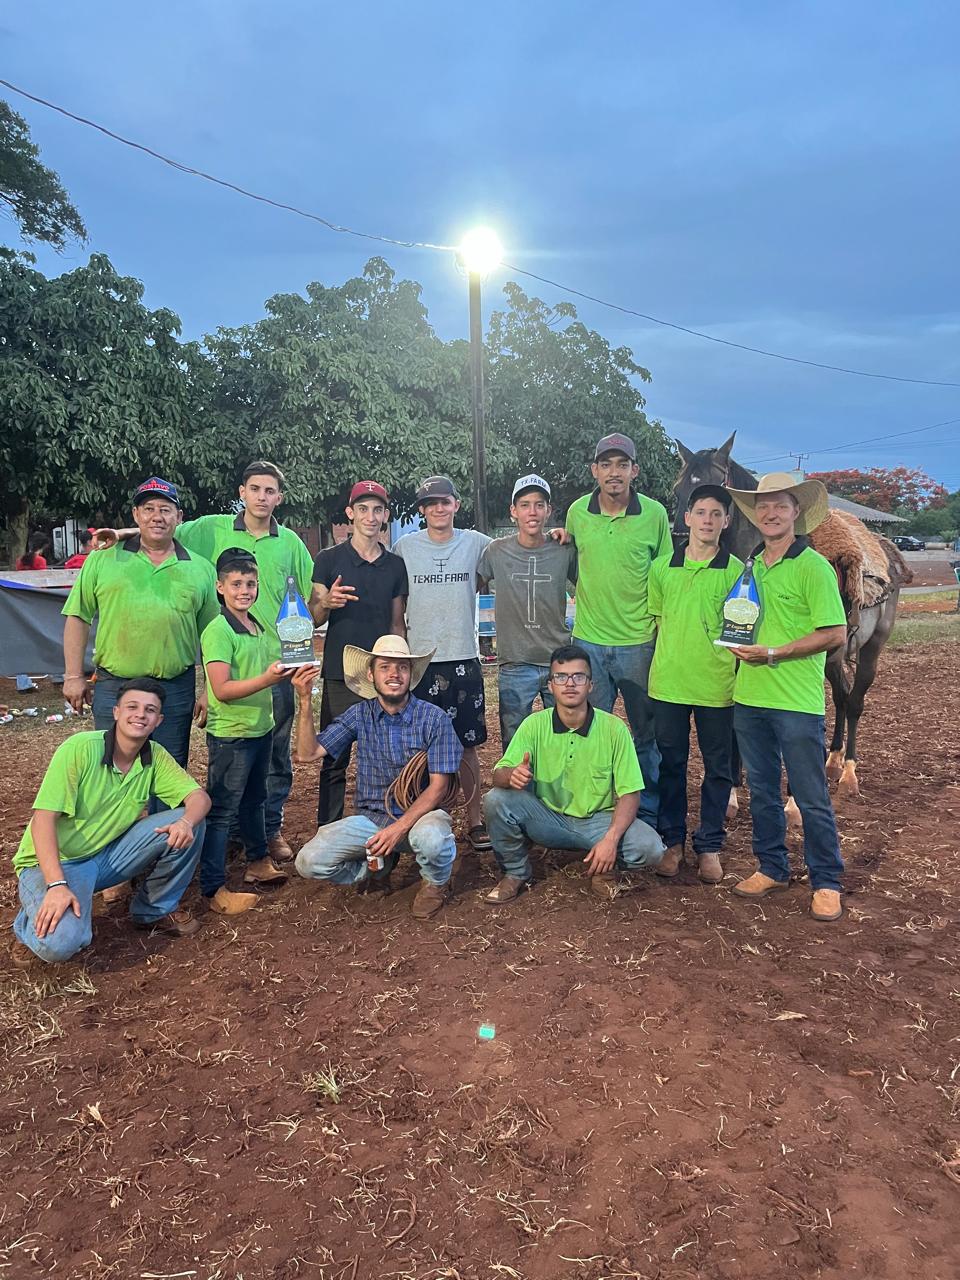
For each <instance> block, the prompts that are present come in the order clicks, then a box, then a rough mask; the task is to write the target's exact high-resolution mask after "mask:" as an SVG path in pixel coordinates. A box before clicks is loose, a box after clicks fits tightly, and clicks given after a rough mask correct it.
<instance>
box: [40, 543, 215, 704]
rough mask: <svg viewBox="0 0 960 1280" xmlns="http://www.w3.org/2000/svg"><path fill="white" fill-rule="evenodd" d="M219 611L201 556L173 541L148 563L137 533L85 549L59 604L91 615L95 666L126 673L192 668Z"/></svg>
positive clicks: (162, 675)
mask: <svg viewBox="0 0 960 1280" xmlns="http://www.w3.org/2000/svg"><path fill="white" fill-rule="evenodd" d="M218 612H219V605H218V598H217V576H216V574H215V573H214V571H213V568H212V566H211V565H210V564H209V563H208V562H207V560H206V559H204V557H203V556H200V555H196V554H191V552H190V551H188V550H187V549H186V547H184V546H183V545H182V544H181V543H180V542H179V541H174V543H173V549H172V550H171V552H170V555H169V556H168V557H167V559H166V560H164V562H163V563H162V564H154V563H153V561H152V560H151V559H150V557H149V556H148V555H147V553H146V552H145V551H143V550H142V549H141V546H140V535H139V534H137V535H135V536H134V537H132V538H126V539H124V541H123V542H120V543H118V544H117V545H116V546H115V547H109V548H108V549H107V550H106V551H97V552H94V553H93V554H92V555H89V556H87V558H86V560H85V561H84V565H83V568H82V569H81V570H80V574H79V577H78V578H77V580H76V582H75V583H74V584H73V587H72V588H71V590H70V594H69V596H68V597H67V602H66V604H65V605H64V606H63V613H64V616H65V617H68V618H81V619H82V620H83V621H84V622H86V623H87V624H88V625H89V624H90V623H91V622H92V621H93V619H94V617H96V619H97V638H96V645H95V650H94V656H95V658H96V663H97V666H98V667H103V668H104V669H105V670H106V671H109V672H110V673H111V675H115V676H120V677H122V678H126V679H129V678H130V677H131V676H155V677H156V678H157V679H160V680H172V679H173V677H174V676H179V675H181V674H182V673H183V672H184V671H186V669H187V668H188V667H192V666H193V665H194V663H195V662H196V660H197V652H198V650H199V648H200V633H201V632H202V631H203V629H204V627H205V626H206V625H207V623H208V622H210V621H211V619H213V618H215V617H216V616H217V613H218Z"/></svg>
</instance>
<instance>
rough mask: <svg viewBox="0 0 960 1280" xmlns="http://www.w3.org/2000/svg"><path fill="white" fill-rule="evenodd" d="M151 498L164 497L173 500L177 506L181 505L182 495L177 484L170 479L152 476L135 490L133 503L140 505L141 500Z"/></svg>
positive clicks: (136, 505) (146, 500)
mask: <svg viewBox="0 0 960 1280" xmlns="http://www.w3.org/2000/svg"><path fill="white" fill-rule="evenodd" d="M151 498H163V499H164V501H166V502H172V503H173V505H174V506H175V507H179V506H180V495H179V493H177V486H176V485H175V484H171V483H170V481H169V480H163V479H161V477H160V476H151V477H150V479H149V480H144V482H143V484H141V485H139V486H138V487H137V488H136V489H134V491H133V505H134V506H135V507H139V505H140V503H141V502H149V501H150V499H151Z"/></svg>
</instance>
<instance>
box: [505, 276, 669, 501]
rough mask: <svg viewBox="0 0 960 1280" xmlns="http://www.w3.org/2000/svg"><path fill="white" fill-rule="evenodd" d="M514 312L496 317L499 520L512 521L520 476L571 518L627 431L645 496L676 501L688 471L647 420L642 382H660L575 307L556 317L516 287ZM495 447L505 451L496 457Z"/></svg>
mask: <svg viewBox="0 0 960 1280" xmlns="http://www.w3.org/2000/svg"><path fill="white" fill-rule="evenodd" d="M504 292H505V293H506V295H507V299H508V303H509V306H508V308H507V310H505V311H495V312H494V313H493V315H492V316H491V317H490V330H489V337H488V341H487V352H488V368H489V374H488V381H489V397H490V422H491V429H490V435H491V440H490V441H489V442H488V453H490V452H492V453H493V465H492V466H491V467H490V501H489V509H490V511H491V513H500V514H502V513H504V512H506V511H507V509H508V507H509V503H510V490H511V488H512V486H513V482H514V480H515V479H516V478H517V476H518V475H522V474H523V473H524V472H526V471H537V472H539V473H540V474H542V475H543V476H544V478H545V479H547V480H548V481H549V482H550V485H551V488H552V489H553V495H554V506H555V507H556V508H557V509H558V510H559V511H561V512H562V511H564V510H565V509H566V507H567V506H568V505H569V504H570V503H571V502H572V501H573V499H574V498H577V497H579V496H580V494H582V493H584V492H586V491H587V489H589V488H590V486H591V484H592V480H591V478H590V470H589V466H590V463H591V462H592V461H593V451H594V448H595V446H596V443H597V441H598V440H599V439H600V437H601V436H604V435H607V434H608V433H609V432H611V431H622V432H624V433H626V434H627V435H628V436H630V437H631V438H632V439H633V440H634V441H635V443H636V446H637V461H638V463H639V466H640V474H639V477H638V479H637V484H638V487H639V488H640V490H641V492H643V493H646V494H649V495H650V496H651V497H656V498H660V499H661V500H666V499H667V498H668V497H669V494H670V490H671V488H672V486H673V483H674V481H675V480H676V477H677V472H678V470H679V462H678V459H677V454H676V452H675V450H674V448H673V445H672V443H671V442H670V441H669V440H668V439H667V436H666V434H665V432H664V430H663V427H662V426H661V424H660V423H659V422H657V421H652V422H651V421H650V420H649V419H648V418H647V416H646V414H645V413H644V411H643V406H644V403H645V401H644V398H643V396H642V395H641V393H640V391H639V389H638V387H637V385H636V381H635V380H639V381H641V382H649V381H650V373H649V371H648V370H647V369H645V368H643V366H642V365H639V364H637V362H636V361H635V360H634V358H633V352H632V351H631V350H630V348H629V347H611V346H610V344H609V343H608V342H607V340H606V339H605V338H604V337H603V336H602V335H601V334H599V333H597V332H596V331H595V330H593V329H588V328H587V327H586V325H584V324H583V323H581V322H580V321H579V320H577V311H576V308H575V307H574V306H573V304H572V303H570V302H561V303H558V304H557V306H555V307H552V308H551V307H548V306H547V304H546V303H545V302H542V301H541V300H540V299H539V298H531V297H528V296H527V294H526V293H525V292H524V291H523V289H521V288H520V286H519V285H517V284H515V283H512V282H511V283H508V284H507V285H506V286H505V287H504ZM494 444H495V446H496V447H495V448H494Z"/></svg>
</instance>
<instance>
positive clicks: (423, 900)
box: [410, 880, 450, 920]
mask: <svg viewBox="0 0 960 1280" xmlns="http://www.w3.org/2000/svg"><path fill="white" fill-rule="evenodd" d="M449 889H450V885H449V883H447V884H431V883H430V881H429V880H424V882H423V884H421V886H420V891H419V893H418V894H417V896H416V897H415V898H414V900H413V906H412V907H411V908H410V910H411V911H412V912H413V914H414V915H415V916H416V917H417V919H418V920H429V919H430V917H431V916H435V915H436V914H437V912H438V911H439V910H440V908H441V907H442V906H443V905H444V903H445V902H446V900H447V897H448V894H449Z"/></svg>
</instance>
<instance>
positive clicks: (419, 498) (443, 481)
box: [414, 476, 460, 506]
mask: <svg viewBox="0 0 960 1280" xmlns="http://www.w3.org/2000/svg"><path fill="white" fill-rule="evenodd" d="M459 497H460V495H459V493H457V486H456V485H455V484H454V483H453V481H452V480H451V479H450V477H449V476H427V478H426V479H425V480H421V481H420V484H419V486H418V488H417V492H416V495H415V498H414V501H415V502H417V503H418V504H419V505H420V506H423V504H424V503H425V502H432V501H433V500H434V499H435V498H459Z"/></svg>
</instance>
